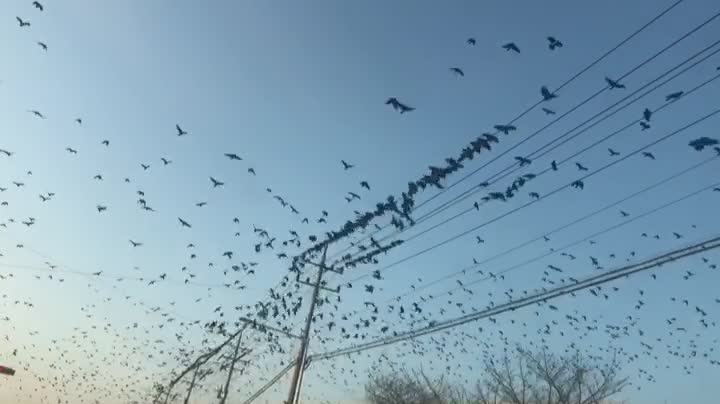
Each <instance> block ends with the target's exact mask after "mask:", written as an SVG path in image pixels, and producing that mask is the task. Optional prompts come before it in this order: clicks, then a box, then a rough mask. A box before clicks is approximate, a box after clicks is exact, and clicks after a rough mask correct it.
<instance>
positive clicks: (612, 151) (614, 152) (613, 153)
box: [608, 148, 620, 156]
mask: <svg viewBox="0 0 720 404" xmlns="http://www.w3.org/2000/svg"><path fill="white" fill-rule="evenodd" d="M608 151H609V152H610V155H611V156H619V155H620V153H618V152H616V151H615V150H613V149H610V148H608Z"/></svg>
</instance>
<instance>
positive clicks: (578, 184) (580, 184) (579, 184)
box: [570, 180, 585, 189]
mask: <svg viewBox="0 0 720 404" xmlns="http://www.w3.org/2000/svg"><path fill="white" fill-rule="evenodd" d="M570 186H572V187H573V188H578V189H585V183H584V182H582V181H581V180H577V181H574V182H573V183H572V184H570Z"/></svg>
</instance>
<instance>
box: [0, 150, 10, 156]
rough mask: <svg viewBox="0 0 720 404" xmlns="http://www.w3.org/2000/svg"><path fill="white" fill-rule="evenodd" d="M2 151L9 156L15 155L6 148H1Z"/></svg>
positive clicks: (0, 151)
mask: <svg viewBox="0 0 720 404" xmlns="http://www.w3.org/2000/svg"><path fill="white" fill-rule="evenodd" d="M0 153H1V154H4V155H6V156H8V157H10V156H12V155H13V152H11V151H8V150H5V149H0Z"/></svg>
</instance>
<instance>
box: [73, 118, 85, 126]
mask: <svg viewBox="0 0 720 404" xmlns="http://www.w3.org/2000/svg"><path fill="white" fill-rule="evenodd" d="M75 123H76V124H78V125H82V123H83V120H82V118H75Z"/></svg>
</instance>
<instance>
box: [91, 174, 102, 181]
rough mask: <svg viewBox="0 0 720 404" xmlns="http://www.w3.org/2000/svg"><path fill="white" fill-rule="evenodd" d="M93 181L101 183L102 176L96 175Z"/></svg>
mask: <svg viewBox="0 0 720 404" xmlns="http://www.w3.org/2000/svg"><path fill="white" fill-rule="evenodd" d="M93 179H94V180H98V181H102V180H103V177H102V175H100V174H98V175H96V176H94V177H93Z"/></svg>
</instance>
